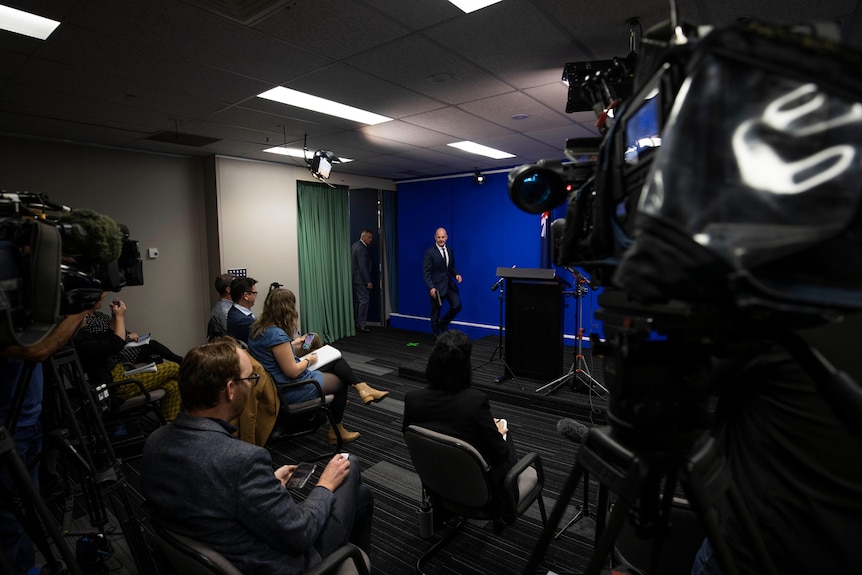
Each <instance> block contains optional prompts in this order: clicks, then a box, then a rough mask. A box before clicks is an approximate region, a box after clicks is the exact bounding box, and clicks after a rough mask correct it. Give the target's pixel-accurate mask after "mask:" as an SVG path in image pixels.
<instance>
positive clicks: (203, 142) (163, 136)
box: [144, 130, 221, 148]
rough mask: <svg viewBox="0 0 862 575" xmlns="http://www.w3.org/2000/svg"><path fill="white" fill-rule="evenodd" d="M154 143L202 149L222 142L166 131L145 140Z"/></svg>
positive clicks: (205, 137) (206, 137)
mask: <svg viewBox="0 0 862 575" xmlns="http://www.w3.org/2000/svg"><path fill="white" fill-rule="evenodd" d="M144 139H145V140H151V141H153V142H165V143H166V144H179V145H181V146H194V147H196V148H200V147H202V146H207V145H209V144H214V143H216V142H221V139H219V138H210V137H208V136H199V135H197V134H186V133H184V132H170V131H167V130H166V131H164V132H159V133H158V134H153V135H152V136H148V137H146V138H144Z"/></svg>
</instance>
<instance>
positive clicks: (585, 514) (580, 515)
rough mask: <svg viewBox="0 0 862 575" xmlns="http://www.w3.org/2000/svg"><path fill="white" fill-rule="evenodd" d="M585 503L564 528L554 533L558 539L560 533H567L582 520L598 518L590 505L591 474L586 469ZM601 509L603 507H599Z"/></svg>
mask: <svg viewBox="0 0 862 575" xmlns="http://www.w3.org/2000/svg"><path fill="white" fill-rule="evenodd" d="M583 475H584V503H583V504H582V505H580V506H579V508H578V512H577V513H575V516H574V517H572V518H571V519H569V522H568V523H566V524H565V525H564V526H563V528H562V529H560V530H559V531H557V534H556V535H554V539H558V538H559V537H560V535H562V534H563V533H565V531H566V529H568V528H569V527H571V526H572V525H574V524H575V523H577V522H578V521H580V520H581V519H584V518H590V519H594V520H595V519H597V517H596V514H595V513H593V511H592V508H591V507H590V474H589V472H588V471H584V473H583ZM599 509H601V507H599ZM596 527H597V531H596V532H597V533H598V527H599V526H598V522H597V526H596Z"/></svg>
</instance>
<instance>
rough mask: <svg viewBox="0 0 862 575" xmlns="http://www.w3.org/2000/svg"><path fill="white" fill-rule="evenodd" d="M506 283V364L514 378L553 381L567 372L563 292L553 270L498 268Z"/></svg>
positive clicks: (560, 282) (562, 280) (564, 283)
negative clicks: (564, 354) (564, 367)
mask: <svg viewBox="0 0 862 575" xmlns="http://www.w3.org/2000/svg"><path fill="white" fill-rule="evenodd" d="M497 275H498V276H500V277H502V278H505V280H506V348H505V357H506V363H507V364H508V367H509V369H510V370H511V372H512V374H514V375H516V376H523V377H529V378H531V379H538V380H549V379H554V378H556V377H559V375H560V374H561V373H562V372H563V288H564V286H566V285H568V282H566V281H565V280H564V279H562V278H559V277H557V274H556V272H555V271H554V270H553V269H545V268H497Z"/></svg>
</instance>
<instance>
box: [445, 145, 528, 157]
mask: <svg viewBox="0 0 862 575" xmlns="http://www.w3.org/2000/svg"><path fill="white" fill-rule="evenodd" d="M448 145H450V146H452V147H453V148H458V149H459V150H464V151H465V152H470V153H471V154H478V155H480V156H486V157H488V158H494V159H495V160H503V159H506V158H514V157H515V154H510V153H509V152H502V151H500V150H495V149H494V148H489V147H488V146H483V145H482V144H477V143H476V142H455V143H454V144H448Z"/></svg>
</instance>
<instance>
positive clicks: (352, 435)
mask: <svg viewBox="0 0 862 575" xmlns="http://www.w3.org/2000/svg"><path fill="white" fill-rule="evenodd" d="M336 425H337V426H338V433H339V435H341V443H350V442H351V441H355V440H357V439H359V432H358V431H347V430H346V429H344V424H343V423H338V424H336ZM326 441H328V442H329V444H330V445H335V444H336V443H338V438H337V437H335V430H334V429H333V428H332V426H331V425H330V426H329V433H327V434H326Z"/></svg>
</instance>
